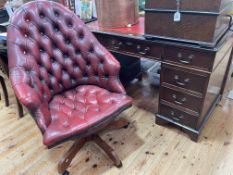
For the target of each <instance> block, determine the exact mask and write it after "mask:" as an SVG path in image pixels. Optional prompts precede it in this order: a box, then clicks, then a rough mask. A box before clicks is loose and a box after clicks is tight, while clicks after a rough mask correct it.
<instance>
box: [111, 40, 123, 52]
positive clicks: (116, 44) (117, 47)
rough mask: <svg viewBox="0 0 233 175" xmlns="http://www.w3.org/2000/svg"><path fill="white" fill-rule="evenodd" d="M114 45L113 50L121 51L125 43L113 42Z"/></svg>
mask: <svg viewBox="0 0 233 175" xmlns="http://www.w3.org/2000/svg"><path fill="white" fill-rule="evenodd" d="M112 45H113V48H114V49H117V50H118V49H120V48H121V46H122V45H123V43H122V42H121V41H115V40H114V41H112Z"/></svg>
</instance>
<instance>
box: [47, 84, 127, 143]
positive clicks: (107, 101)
mask: <svg viewBox="0 0 233 175" xmlns="http://www.w3.org/2000/svg"><path fill="white" fill-rule="evenodd" d="M131 104H132V99H131V98H130V97H128V96H126V95H124V94H118V93H111V92H109V91H107V90H105V89H102V88H100V87H97V86H92V85H82V86H78V87H77V88H76V89H72V90H69V91H66V92H65V93H63V94H59V95H56V96H54V98H53V99H52V100H51V102H50V104H49V108H50V112H51V119H52V120H51V123H50V124H49V126H48V128H47V129H46V131H45V133H44V144H45V145H47V146H50V145H53V144H55V143H57V142H60V141H62V140H64V139H66V138H69V137H72V136H75V135H78V134H80V133H83V132H84V131H85V130H86V129H89V128H90V127H92V126H94V125H96V124H97V123H100V122H101V121H104V120H105V119H107V118H108V117H111V116H112V115H114V113H116V112H118V111H122V109H125V108H126V107H129V106H130V105H131Z"/></svg>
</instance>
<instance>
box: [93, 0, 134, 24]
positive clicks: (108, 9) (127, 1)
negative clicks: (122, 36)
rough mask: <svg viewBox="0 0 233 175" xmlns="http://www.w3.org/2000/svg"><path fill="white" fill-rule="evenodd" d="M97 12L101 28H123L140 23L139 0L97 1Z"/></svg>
mask: <svg viewBox="0 0 233 175" xmlns="http://www.w3.org/2000/svg"><path fill="white" fill-rule="evenodd" d="M96 10H97V17H98V23H99V26H101V27H106V28H121V27H127V26H131V25H133V24H136V23H137V22H138V1H137V0H107V1H106V0H96Z"/></svg>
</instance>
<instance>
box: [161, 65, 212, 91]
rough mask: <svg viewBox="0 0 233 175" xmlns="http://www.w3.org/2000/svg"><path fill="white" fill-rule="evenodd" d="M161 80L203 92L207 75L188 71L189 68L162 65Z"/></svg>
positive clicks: (206, 82)
mask: <svg viewBox="0 0 233 175" xmlns="http://www.w3.org/2000/svg"><path fill="white" fill-rule="evenodd" d="M161 71H162V82H166V83H169V84H172V85H175V86H178V87H181V88H185V89H188V90H192V91H196V92H199V93H201V94H204V92H205V90H206V88H207V85H208V79H209V78H208V75H204V74H203V75H202V74H197V73H190V70H184V69H177V68H175V67H173V68H172V67H171V66H166V65H164V64H163V66H162V70H161Z"/></svg>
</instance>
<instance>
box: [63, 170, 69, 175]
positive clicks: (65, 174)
mask: <svg viewBox="0 0 233 175" xmlns="http://www.w3.org/2000/svg"><path fill="white" fill-rule="evenodd" d="M62 175H70V172H69V171H66V170H65V171H64V173H63V174H62Z"/></svg>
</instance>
